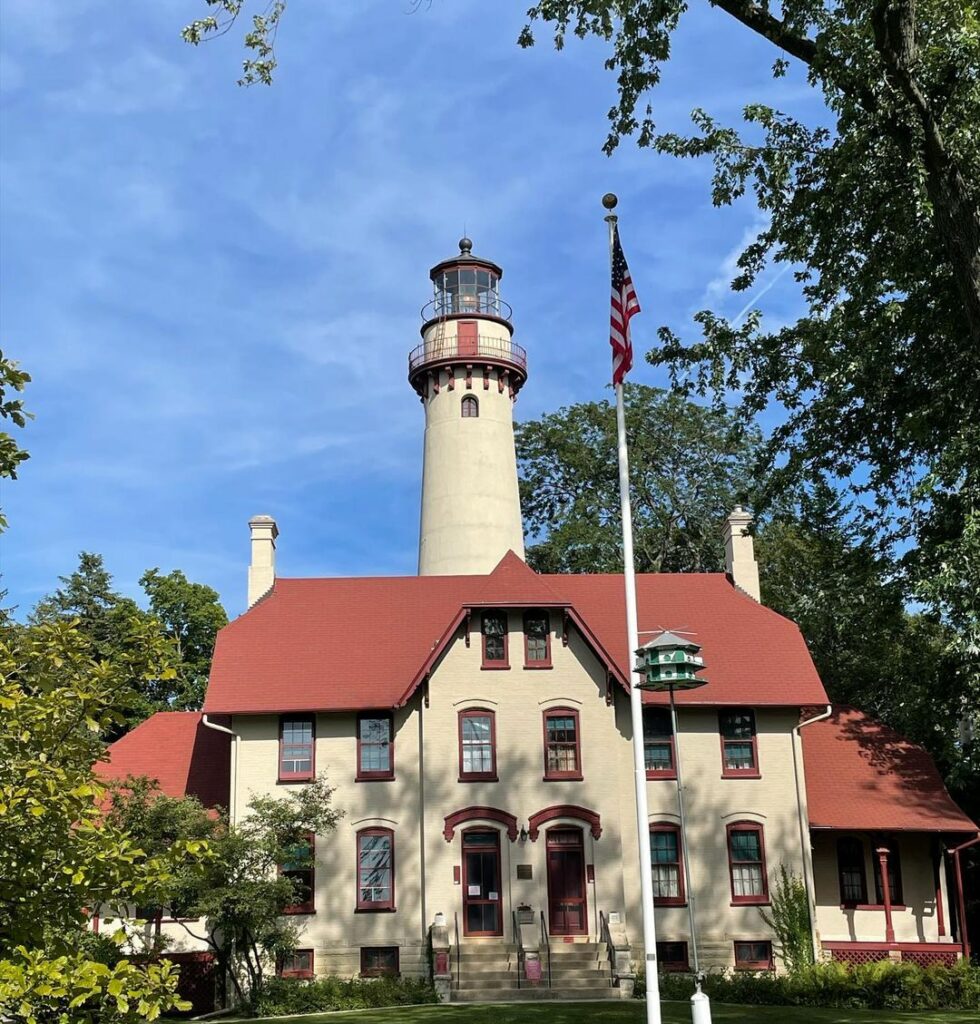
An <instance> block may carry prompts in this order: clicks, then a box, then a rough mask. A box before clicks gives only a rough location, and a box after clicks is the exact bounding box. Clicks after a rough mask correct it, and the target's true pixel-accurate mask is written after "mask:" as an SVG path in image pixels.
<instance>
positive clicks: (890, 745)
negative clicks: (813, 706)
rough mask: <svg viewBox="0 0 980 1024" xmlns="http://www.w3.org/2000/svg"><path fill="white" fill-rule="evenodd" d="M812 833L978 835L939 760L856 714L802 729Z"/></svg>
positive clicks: (845, 711)
mask: <svg viewBox="0 0 980 1024" xmlns="http://www.w3.org/2000/svg"><path fill="white" fill-rule="evenodd" d="M800 737H801V738H802V741H803V767H804V771H805V774H806V796H807V804H808V807H809V817H810V827H811V828H830V829H848V830H850V829H855V830H861V831H868V830H869V829H883V830H887V831H890V832H901V831H910V832H976V831H977V826H976V824H974V822H972V821H971V820H970V819H969V818H968V817H967V816H966V815H965V814H964V813H963V812H962V811H961V810H960V809H959V807H957V806H956V804H955V803H953V800H952V798H951V797H950V795H949V793H947V792H946V787H945V786H944V785H943V781H942V778H941V777H940V775H939V772H938V771H937V770H936V766H935V764H933V761H932V758H931V757H930V756H929V755H928V754H927V753H926V752H925V750H923V749H922V747H919V746H917V745H916V744H914V743H911V742H909V740H907V739H904V738H903V737H902V736H900V735H899V734H898V733H896V732H895V731H894V730H892V729H889V728H888V726H886V725H882V723H881V722H878V721H876V720H875V719H873V718H871V717H869V716H868V715H866V714H864V712H862V711H858V710H856V709H855V708H849V707H838V708H835V709H834V712H833V714H832V715H831V716H830V718H827V719H824V720H823V721H820V722H814V723H813V724H812V725H808V726H806V727H805V728H804V729H801V730H800Z"/></svg>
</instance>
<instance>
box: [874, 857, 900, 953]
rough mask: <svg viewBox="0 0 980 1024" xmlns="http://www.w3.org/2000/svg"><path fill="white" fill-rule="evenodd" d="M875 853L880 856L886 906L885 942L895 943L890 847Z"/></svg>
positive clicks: (882, 894)
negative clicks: (889, 881) (890, 883)
mask: <svg viewBox="0 0 980 1024" xmlns="http://www.w3.org/2000/svg"><path fill="white" fill-rule="evenodd" d="M875 853H876V854H877V855H878V871H879V872H880V877H881V901H882V903H884V904H885V942H894V941H895V929H894V928H893V927H892V894H891V886H890V885H889V884H888V847H887V846H879V847H878V848H877V849H876V850H875Z"/></svg>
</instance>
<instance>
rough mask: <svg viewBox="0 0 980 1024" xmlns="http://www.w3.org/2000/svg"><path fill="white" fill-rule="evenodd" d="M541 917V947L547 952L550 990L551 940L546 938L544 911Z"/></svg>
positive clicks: (546, 927) (549, 986)
mask: <svg viewBox="0 0 980 1024" xmlns="http://www.w3.org/2000/svg"><path fill="white" fill-rule="evenodd" d="M540 915H541V945H542V946H544V948H545V949H546V950H547V951H548V988H551V940H550V939H549V938H548V925H547V923H546V922H545V919H544V911H543V910H542V911H540Z"/></svg>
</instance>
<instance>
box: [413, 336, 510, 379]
mask: <svg viewBox="0 0 980 1024" xmlns="http://www.w3.org/2000/svg"><path fill="white" fill-rule="evenodd" d="M460 360H465V361H468V362H473V363H479V362H481V361H484V362H485V361H490V362H494V363H510V364H511V366H515V367H517V368H518V369H519V370H524V371H526V370H527V352H525V351H524V349H523V348H521V346H520V345H518V344H517V342H515V341H509V340H506V339H504V338H489V337H484V336H483V335H480V336H479V337H478V338H475V339H474V338H471V337H470V338H462V339H460V338H458V337H455V336H452V335H450V336H449V337H446V338H433V339H431V340H430V341H428V342H424V343H423V344H421V345H419V346H418V348H415V349H413V350H412V351H411V352H410V353H409V356H408V372H409V375H411V374H413V373H415V371H416V370H418V369H420V368H421V367H423V366H428V365H430V364H432V363H436V364H438V363H446V362H457V361H460Z"/></svg>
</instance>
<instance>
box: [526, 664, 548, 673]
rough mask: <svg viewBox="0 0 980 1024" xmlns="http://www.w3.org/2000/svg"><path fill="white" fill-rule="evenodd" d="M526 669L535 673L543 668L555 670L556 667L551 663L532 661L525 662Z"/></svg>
mask: <svg viewBox="0 0 980 1024" xmlns="http://www.w3.org/2000/svg"><path fill="white" fill-rule="evenodd" d="M524 667H525V668H526V669H527V670H528V671H530V672H535V671H537V670H538V669H542V668H554V665H552V664H551V662H550V661H532V662H525V664H524Z"/></svg>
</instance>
